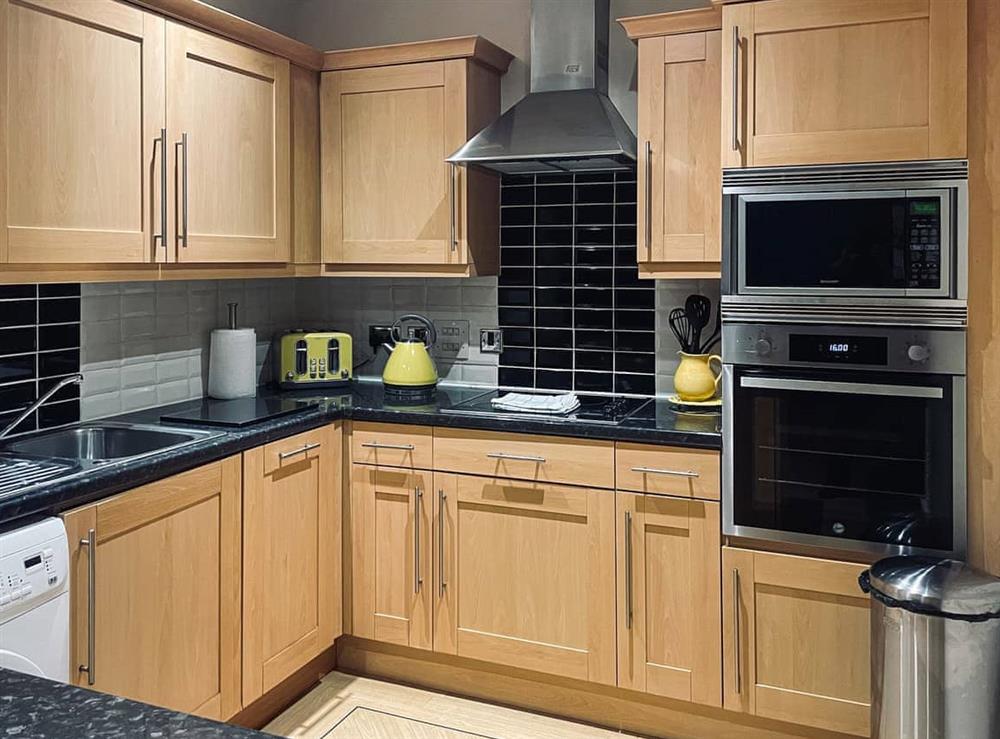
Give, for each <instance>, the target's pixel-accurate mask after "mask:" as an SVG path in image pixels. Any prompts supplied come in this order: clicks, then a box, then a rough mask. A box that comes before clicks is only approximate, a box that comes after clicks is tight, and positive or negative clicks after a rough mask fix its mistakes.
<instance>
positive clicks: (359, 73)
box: [320, 37, 511, 276]
mask: <svg viewBox="0 0 1000 739" xmlns="http://www.w3.org/2000/svg"><path fill="white" fill-rule="evenodd" d="M326 58H327V64H326V69H327V70H328V71H324V72H323V74H322V75H321V82H320V111H321V113H320V115H321V131H320V136H321V141H322V146H321V151H322V167H321V181H322V184H321V201H322V207H321V211H322V237H321V241H322V260H323V263H324V273H325V274H361V275H364V274H376V275H393V274H395V275H401V276H438V275H440V276H468V275H488V274H495V273H496V270H497V265H498V240H499V178H498V177H497V176H496V175H493V174H490V173H487V172H484V171H478V170H471V169H466V168H464V167H459V166H454V165H451V164H449V163H448V162H446V161H445V160H446V158H447V157H449V156H451V155H452V154H453V153H455V151H457V150H458V149H459V148H460V147H461V146H462V145H463V144H464V143H465V142H466V141H467V140H468V139H469V138H470V137H471V136H472V135H473V134H475V133H477V132H478V131H479V130H480V129H482V128H483V127H485V126H486V125H487V124H488V123H490V122H492V121H493V119H494V118H496V117H497V115H499V112H500V76H501V75H502V74H503V73H504V72H505V71H506V69H507V65H508V64H509V63H510V60H511V56H510V55H509V54H507V52H504V51H503V50H501V49H499V48H497V47H495V46H493V45H492V44H490V43H489V42H487V41H485V40H484V39H481V38H479V37H470V38H466V39H449V40H446V41H442V42H425V43H420V44H402V45H398V46H393V47H382V48H374V49H358V50H353V51H343V52H330V53H328V54H327V57H326Z"/></svg>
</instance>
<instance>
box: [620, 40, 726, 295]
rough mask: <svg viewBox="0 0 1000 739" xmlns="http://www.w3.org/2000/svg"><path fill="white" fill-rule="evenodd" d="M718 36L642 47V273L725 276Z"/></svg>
mask: <svg viewBox="0 0 1000 739" xmlns="http://www.w3.org/2000/svg"><path fill="white" fill-rule="evenodd" d="M721 59H722V39H721V34H720V32H719V31H705V32H699V33H687V34H681V35H677V36H666V37H654V38H645V39H641V40H640V41H639V89H640V90H641V91H642V94H641V95H640V96H639V146H640V150H641V151H642V154H641V156H642V157H643V160H644V161H643V162H642V163H641V166H640V167H639V198H638V201H639V206H638V216H639V217H638V222H639V233H640V235H639V246H638V260H639V265H640V270H641V272H642V273H643V274H647V275H648V276H656V273H669V272H671V271H673V272H685V273H690V272H692V271H693V272H695V273H696V274H694V276H699V275H700V274H701V273H706V275H708V274H715V275H717V274H718V273H719V261H720V259H721V232H720V219H721V213H722V169H721V162H720V159H719V135H720V133H719V122H720V108H721V97H720V86H721V84H722V82H721V80H722V77H721Z"/></svg>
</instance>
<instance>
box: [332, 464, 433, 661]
mask: <svg viewBox="0 0 1000 739" xmlns="http://www.w3.org/2000/svg"><path fill="white" fill-rule="evenodd" d="M353 467H354V470H353V475H352V477H353V480H352V484H351V543H352V546H351V556H352V558H353V561H352V563H351V574H352V584H351V593H352V597H351V610H352V614H353V618H352V631H351V633H352V634H354V635H355V636H360V637H364V638H366V639H376V640H378V641H386V642H392V643H394V644H402V645H404V646H410V647H419V648H422V649H430V648H431V643H432V633H431V611H430V597H431V585H432V584H431V570H430V567H431V545H432V542H431V529H430V522H431V515H432V508H433V502H432V500H431V499H430V494H429V493H430V483H431V475H430V473H425V472H420V471H413V470H407V469H393V468H388V467H373V466H368V465H362V464H355V465H353Z"/></svg>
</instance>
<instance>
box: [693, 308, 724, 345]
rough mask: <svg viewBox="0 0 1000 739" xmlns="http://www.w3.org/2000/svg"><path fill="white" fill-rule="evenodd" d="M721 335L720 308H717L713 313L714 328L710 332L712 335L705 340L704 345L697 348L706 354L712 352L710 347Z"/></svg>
mask: <svg viewBox="0 0 1000 739" xmlns="http://www.w3.org/2000/svg"><path fill="white" fill-rule="evenodd" d="M721 333H722V306H721V305H720V306H718V307H717V308H716V311H715V328H714V329H713V330H712V335H711V336H709V337H708V338H707V339H705V343H704V344H703V345H702V346H701V347H699V348H700V350H701V351H702V352H708V351H711V350H712V347H713V346H714V345H715V344H716V342H718V340H719V335H720V334H721Z"/></svg>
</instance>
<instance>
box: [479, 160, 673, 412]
mask: <svg viewBox="0 0 1000 739" xmlns="http://www.w3.org/2000/svg"><path fill="white" fill-rule="evenodd" d="M500 193H501V194H500V202H501V206H502V208H501V217H500V223H501V228H500V244H501V247H500V277H499V286H500V287H499V290H498V303H499V318H500V326H501V328H503V332H504V343H505V345H506V347H507V348H506V349H505V350H504V352H503V354H501V355H500V369H499V381H500V384H501V385H506V386H512V387H526V388H542V389H546V390H574V391H577V392H602V393H611V392H615V393H629V394H637V395H653V394H655V391H656V381H655V366H656V362H655V355H654V347H655V338H654V337H655V334H654V327H655V313H654V306H655V286H654V283H653V282H652V281H646V280H640V279H639V276H638V267H637V266H636V254H635V237H636V228H635V197H636V183H635V173H634V172H631V171H623V172H581V173H577V174H575V175H573V174H558V175H516V176H507V177H504V178H503V183H502V187H501V190H500Z"/></svg>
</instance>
